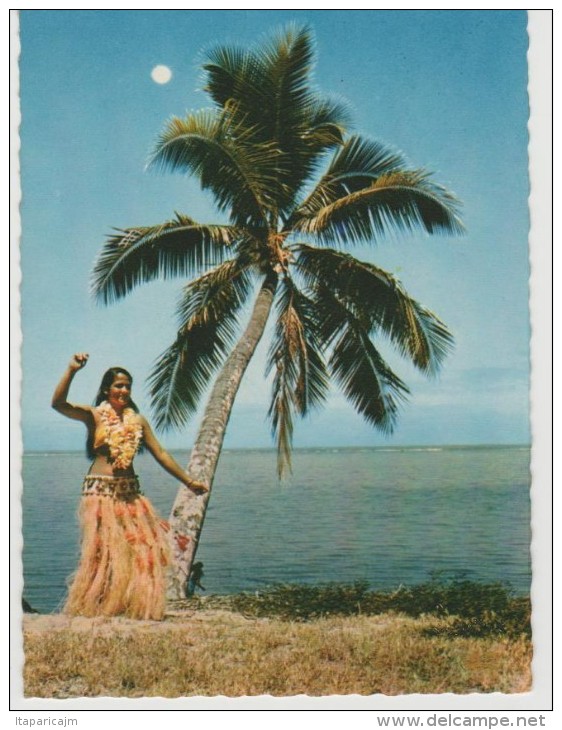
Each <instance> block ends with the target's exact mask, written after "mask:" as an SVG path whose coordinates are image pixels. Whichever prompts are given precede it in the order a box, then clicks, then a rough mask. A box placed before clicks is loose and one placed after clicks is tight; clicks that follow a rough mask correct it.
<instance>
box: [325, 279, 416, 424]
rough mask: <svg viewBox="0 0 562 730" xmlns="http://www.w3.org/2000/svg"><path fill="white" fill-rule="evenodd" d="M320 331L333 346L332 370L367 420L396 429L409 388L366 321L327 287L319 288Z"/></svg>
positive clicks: (346, 393) (335, 377) (329, 366)
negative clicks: (372, 337) (377, 344)
mask: <svg viewBox="0 0 562 730" xmlns="http://www.w3.org/2000/svg"><path fill="white" fill-rule="evenodd" d="M314 300H315V306H316V308H317V313H318V318H319V330H320V333H321V336H322V338H323V341H324V343H325V345H326V346H327V347H329V348H330V350H331V354H330V358H329V361H328V368H329V371H330V373H331V375H332V377H333V378H334V380H336V381H337V382H338V383H339V384H340V386H341V388H342V390H343V393H344V395H345V396H346V397H347V398H348V400H349V401H350V402H351V404H352V405H353V406H354V407H355V409H356V410H357V411H358V413H360V414H361V415H362V416H363V417H364V418H365V420H366V421H367V422H368V423H370V424H371V425H373V426H376V427H377V428H379V429H381V430H382V431H384V432H387V433H390V432H392V430H393V428H394V425H395V422H396V418H397V415H398V409H399V406H400V403H401V402H402V401H404V400H405V398H406V396H407V394H408V392H409V391H408V388H407V386H406V385H405V383H403V382H402V380H401V379H400V378H399V377H398V376H397V375H396V374H395V373H394V372H393V371H392V369H391V368H390V367H389V365H388V364H387V363H386V362H385V361H384V359H383V357H382V356H381V354H380V352H379V351H378V350H377V348H376V347H375V346H374V345H373V343H372V342H371V340H370V339H369V335H368V331H367V329H366V328H365V327H364V326H363V323H361V322H360V321H359V319H358V318H357V317H356V316H354V315H353V313H352V312H350V311H349V309H348V308H347V307H345V305H344V304H342V303H341V302H340V301H339V300H338V299H337V297H336V296H335V295H334V294H333V293H332V292H331V291H329V290H328V289H327V288H326V287H317V288H316V289H315V296H314Z"/></svg>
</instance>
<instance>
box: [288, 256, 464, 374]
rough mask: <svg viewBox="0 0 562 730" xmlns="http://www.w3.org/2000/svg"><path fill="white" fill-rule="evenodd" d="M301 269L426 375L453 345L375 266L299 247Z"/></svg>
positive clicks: (446, 332)
mask: <svg viewBox="0 0 562 730" xmlns="http://www.w3.org/2000/svg"><path fill="white" fill-rule="evenodd" d="M292 251H293V252H294V253H297V259H296V261H295V266H296V267H297V269H298V270H299V271H300V273H301V274H302V275H303V276H304V277H305V281H306V282H307V284H309V285H310V286H314V285H317V284H320V283H322V284H323V285H324V286H328V287H329V288H330V289H331V290H332V292H333V293H334V294H335V295H336V296H337V297H338V299H339V301H341V302H342V303H343V304H344V305H345V306H346V307H348V309H349V310H350V311H351V312H352V313H353V314H354V316H355V317H357V319H358V320H359V321H360V322H362V323H363V326H364V327H365V328H366V330H367V331H368V332H369V333H370V334H373V333H379V332H382V333H384V334H385V335H386V336H388V337H389V338H390V340H391V341H392V342H393V343H394V345H395V346H396V347H397V349H398V351H399V352H400V354H401V355H402V356H404V357H407V358H409V359H410V360H411V361H412V362H413V364H414V365H415V366H416V367H417V368H419V369H420V370H421V371H422V372H425V373H427V374H434V373H436V372H437V371H438V369H439V367H440V365H441V364H442V362H443V360H444V358H445V356H446V355H447V354H448V353H449V352H450V350H451V348H452V345H453V337H452V335H451V333H450V332H449V330H448V329H447V327H446V326H445V324H444V323H443V322H442V321H441V320H440V319H439V318H438V317H437V316H436V315H435V314H433V313H432V312H430V311H429V310H428V309H426V308H425V307H423V306H422V305H421V304H420V303H419V302H416V301H415V300H414V299H412V298H411V297H410V296H409V295H408V294H407V292H406V291H405V290H404V288H403V287H402V284H401V283H400V282H399V281H398V280H397V279H396V278H395V277H393V276H392V275H391V274H389V273H388V272H386V271H384V270H383V269H381V268H379V267H377V266H375V265H374V264H371V263H368V262H365V261H359V260H358V259H356V258H354V257H353V256H351V255H350V254H347V253H343V252H340V251H334V250H333V249H328V248H326V249H324V248H323V249H318V248H315V247H313V246H307V245H306V244H299V245H298V246H293V247H292Z"/></svg>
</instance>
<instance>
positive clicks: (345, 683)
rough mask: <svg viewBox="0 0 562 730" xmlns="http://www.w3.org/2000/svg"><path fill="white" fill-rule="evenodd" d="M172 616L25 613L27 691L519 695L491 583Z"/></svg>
mask: <svg viewBox="0 0 562 730" xmlns="http://www.w3.org/2000/svg"><path fill="white" fill-rule="evenodd" d="M470 587H471V588H472V590H470V591H469V590H468V589H469V588H470ZM445 590H447V591H449V593H448V594H447V595H448V601H449V603H448V604H447V600H446V599H447V595H446V594H445V593H444V591H445ZM463 596H464V597H463ZM416 597H417V607H416V606H415V600H414V599H415V598H416ZM422 598H425V604H424V601H423V600H422ZM436 599H439V601H440V602H438V603H437V604H436V603H435V600H436ZM444 601H445V602H444ZM455 601H456V602H457V604H458V605H457V611H456V613H455V614H452V613H451V612H450V610H449V608H450V607H451V606H452V605H453V604H454V603H455ZM428 605H429V609H430V611H427V608H428ZM172 609H173V610H171V611H170V612H169V614H168V615H167V616H166V618H165V620H164V621H161V622H151V621H132V620H129V619H125V618H96V619H85V618H72V619H70V618H68V617H64V616H60V615H58V616H57V615H53V616H36V615H26V616H25V618H24V642H25V643H24V648H25V658H26V662H25V670H24V692H25V695H26V696H27V697H54V698H66V697H96V696H100V697H101V696H113V697H180V696H196V695H204V696H215V695H227V696H231V697H236V696H242V695H260V694H271V695H275V696H290V695H295V694H307V695H329V694H363V695H368V694H377V693H381V694H386V695H397V694H408V693H426V694H434V693H441V692H454V693H458V694H465V693H469V692H503V693H514V692H525V691H528V690H529V689H530V688H531V673H530V664H531V658H532V646H531V641H530V636H529V628H528V627H529V623H528V617H529V609H530V607H529V605H528V600H525V599H514V598H512V597H510V596H509V594H508V592H507V591H505V590H504V589H500V587H499V586H494V587H481V586H477V587H475V586H474V585H472V586H471V585H470V584H466V583H462V584H461V583H457V584H455V585H451V584H450V585H449V586H440V587H439V586H437V585H435V584H429V586H428V585H426V586H420V587H418V588H416V589H407V590H406V589H402V590H400V591H397V592H394V593H392V594H379V593H372V592H369V591H368V590H367V589H366V586H365V585H364V584H354V585H353V586H341V585H333V586H324V587H316V588H306V587H302V586H281V587H277V588H274V589H271V590H270V591H266V592H265V593H261V594H257V595H256V594H241V595H239V596H231V597H210V598H209V599H205V598H203V599H192V600H191V601H186V602H182V603H178V604H176V605H175V606H173V607H172ZM408 614H410V615H408Z"/></svg>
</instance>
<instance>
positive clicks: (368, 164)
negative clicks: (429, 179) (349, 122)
mask: <svg viewBox="0 0 562 730" xmlns="http://www.w3.org/2000/svg"><path fill="white" fill-rule="evenodd" d="M405 165H406V161H405V159H404V158H403V156H402V155H401V154H400V153H399V152H397V151H396V150H394V149H392V148H390V147H389V146H388V145H384V144H382V143H381V142H377V141H373V140H370V139H365V138H364V137H360V136H358V135H353V136H352V137H349V138H348V139H347V140H346V141H345V143H343V145H342V146H341V149H339V150H338V152H337V153H336V155H334V158H333V160H332V162H331V164H330V166H329V167H328V169H327V171H326V173H325V174H324V175H323V176H322V178H321V179H320V180H319V181H318V183H317V185H316V187H315V188H314V190H313V191H312V192H311V193H310V195H309V196H308V197H307V198H306V200H305V201H304V202H303V203H302V204H301V205H300V207H299V209H298V210H297V211H296V213H295V216H294V217H295V219H298V217H299V216H304V217H310V216H313V215H315V214H316V213H317V212H318V211H319V210H320V209H322V208H323V207H325V206H326V205H329V204H330V203H334V202H335V201H336V200H338V199H339V198H341V197H343V196H345V195H348V194H349V193H352V192H356V191H357V190H361V189H362V188H365V187H367V186H369V185H370V184H371V183H373V182H374V181H375V180H377V179H378V178H379V177H380V176H381V175H386V174H388V173H389V172H391V171H394V170H397V169H404V168H405Z"/></svg>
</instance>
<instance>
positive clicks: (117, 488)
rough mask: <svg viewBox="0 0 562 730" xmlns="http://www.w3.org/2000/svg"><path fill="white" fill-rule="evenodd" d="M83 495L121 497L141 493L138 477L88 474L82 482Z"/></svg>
mask: <svg viewBox="0 0 562 730" xmlns="http://www.w3.org/2000/svg"><path fill="white" fill-rule="evenodd" d="M82 494H83V495H84V496H88V495H97V496H104V497H115V498H116V499H123V498H126V497H134V496H136V495H139V494H141V491H140V486H139V479H138V477H136V476H133V477H112V476H106V475H105V474H88V475H87V476H86V477H84V483H83V484H82Z"/></svg>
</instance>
